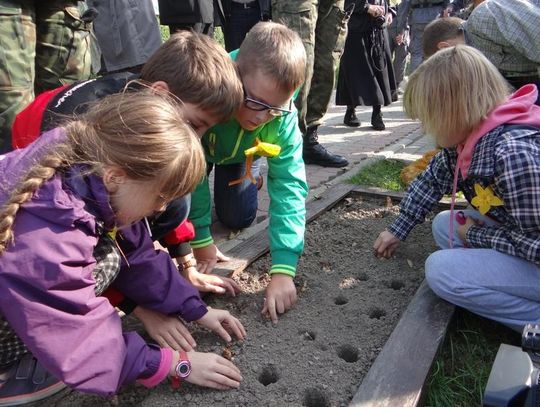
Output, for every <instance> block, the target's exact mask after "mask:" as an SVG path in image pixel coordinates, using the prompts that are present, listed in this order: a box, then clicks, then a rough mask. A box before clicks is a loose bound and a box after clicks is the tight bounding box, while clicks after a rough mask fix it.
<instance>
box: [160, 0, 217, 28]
mask: <svg viewBox="0 0 540 407" xmlns="http://www.w3.org/2000/svg"><path fill="white" fill-rule="evenodd" d="M158 6H159V20H160V22H161V24H162V25H168V26H169V32H170V33H171V34H173V33H174V32H176V31H179V30H193V31H195V32H196V33H199V34H206V35H209V36H210V37H212V36H213V35H214V25H215V24H214V23H215V22H219V23H221V20H222V15H223V7H222V4H221V0H158Z"/></svg>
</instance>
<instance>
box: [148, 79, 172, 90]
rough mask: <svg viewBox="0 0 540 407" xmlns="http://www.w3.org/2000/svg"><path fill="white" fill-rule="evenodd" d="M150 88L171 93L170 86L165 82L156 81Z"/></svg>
mask: <svg viewBox="0 0 540 407" xmlns="http://www.w3.org/2000/svg"><path fill="white" fill-rule="evenodd" d="M150 87H151V88H152V89H154V90H157V91H160V92H168V91H169V85H167V83H166V82H164V81H156V82H153V83H152V85H150Z"/></svg>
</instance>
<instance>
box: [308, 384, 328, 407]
mask: <svg viewBox="0 0 540 407" xmlns="http://www.w3.org/2000/svg"><path fill="white" fill-rule="evenodd" d="M304 406H306V407H330V406H331V404H330V397H328V395H327V394H326V393H325V392H323V391H322V390H321V389H316V388H311V389H307V390H306V391H305V392H304Z"/></svg>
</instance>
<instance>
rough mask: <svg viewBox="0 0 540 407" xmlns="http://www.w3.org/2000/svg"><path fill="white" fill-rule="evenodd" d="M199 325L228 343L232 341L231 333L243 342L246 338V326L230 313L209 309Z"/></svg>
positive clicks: (198, 321) (199, 321)
mask: <svg viewBox="0 0 540 407" xmlns="http://www.w3.org/2000/svg"><path fill="white" fill-rule="evenodd" d="M197 323H198V324H199V325H202V326H204V327H205V328H208V329H210V330H211V331H213V332H215V333H217V334H218V335H219V336H221V337H222V338H223V339H224V340H226V341H227V342H230V341H231V340H232V338H231V335H229V333H232V334H234V335H235V336H236V337H237V338H238V339H240V340H241V341H242V340H244V338H245V337H246V330H245V328H244V326H243V325H242V323H241V322H240V321H239V320H238V319H237V318H235V317H233V316H232V315H231V313H230V312H229V311H225V310H222V309H214V308H210V307H208V312H207V313H206V314H205V315H204V316H203V317H202V318H201V319H199V320H197Z"/></svg>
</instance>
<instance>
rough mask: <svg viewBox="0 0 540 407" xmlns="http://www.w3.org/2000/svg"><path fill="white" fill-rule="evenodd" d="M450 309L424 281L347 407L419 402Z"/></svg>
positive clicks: (406, 406)
mask: <svg viewBox="0 0 540 407" xmlns="http://www.w3.org/2000/svg"><path fill="white" fill-rule="evenodd" d="M454 308H455V307H454V306H453V305H451V304H449V303H447V302H446V301H444V300H441V299H440V298H438V297H437V296H436V295H435V294H434V293H433V291H431V289H430V288H429V287H428V286H427V284H426V281H425V280H424V281H423V282H422V284H421V285H420V287H419V288H418V290H417V291H416V294H415V296H414V297H413V298H412V300H411V302H410V303H409V306H408V307H407V309H406V310H405V312H404V313H403V315H402V316H401V318H400V320H399V322H398V324H397V325H396V327H395V328H394V330H393V331H392V333H391V334H390V337H389V338H388V340H387V341H386V344H385V345H384V347H383V348H382V350H381V352H380V353H379V355H378V356H377V358H376V359H375V362H373V365H371V368H370V369H369V371H368V373H367V375H366V376H365V377H364V380H363V381H362V384H361V385H360V387H359V388H358V391H357V392H356V395H355V396H354V397H353V399H352V401H351V403H350V404H349V407H375V406H377V407H396V406H400V407H413V406H418V405H421V403H422V402H423V397H424V395H425V394H424V390H425V384H426V381H427V378H428V376H429V373H430V371H431V366H432V365H433V362H434V361H435V358H436V357H437V354H438V353H439V349H440V347H441V345H442V343H443V340H444V337H445V336H446V332H447V330H448V326H449V324H450V321H451V319H452V316H453V314H454Z"/></svg>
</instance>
